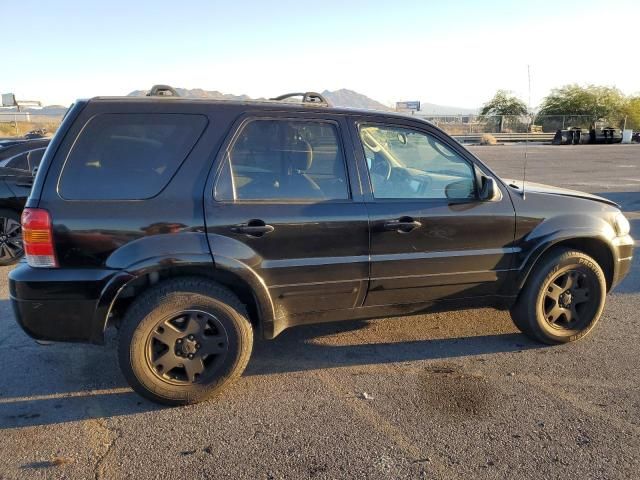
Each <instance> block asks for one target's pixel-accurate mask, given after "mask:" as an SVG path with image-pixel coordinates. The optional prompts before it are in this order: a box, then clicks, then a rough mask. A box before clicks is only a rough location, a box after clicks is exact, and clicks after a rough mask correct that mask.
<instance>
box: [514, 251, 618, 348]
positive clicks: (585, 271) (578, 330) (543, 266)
mask: <svg viewBox="0 0 640 480" xmlns="http://www.w3.org/2000/svg"><path fill="white" fill-rule="evenodd" d="M606 293H607V285H606V281H605V277H604V273H603V271H602V269H601V268H600V266H599V265H598V263H597V262H596V261H595V260H594V259H593V258H591V257H590V256H588V255H586V254H584V253H582V252H579V251H575V250H569V249H558V250H556V251H552V252H551V253H550V254H548V255H547V256H546V257H545V258H543V259H542V261H541V262H540V264H539V265H538V266H537V267H536V268H535V269H534V271H533V272H532V273H531V275H530V277H529V279H528V280H527V283H526V285H525V287H524V289H523V291H522V292H521V294H520V297H519V298H518V301H517V302H516V305H515V306H514V308H513V309H512V310H511V316H512V318H513V321H514V323H515V324H516V326H517V327H518V328H519V329H520V330H521V331H522V332H523V333H525V334H527V335H528V336H530V337H532V338H534V339H536V340H539V341H541V342H544V343H549V344H556V343H566V342H572V341H575V340H578V339H580V338H582V337H584V336H585V335H586V334H588V333H589V332H590V331H591V330H592V329H593V327H594V326H595V325H596V323H597V322H598V320H599V319H600V315H601V314H602V310H603V308H604V303H605V297H606Z"/></svg>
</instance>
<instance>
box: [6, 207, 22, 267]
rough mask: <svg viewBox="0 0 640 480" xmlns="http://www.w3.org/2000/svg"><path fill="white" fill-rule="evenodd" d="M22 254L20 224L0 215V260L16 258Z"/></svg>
mask: <svg viewBox="0 0 640 480" xmlns="http://www.w3.org/2000/svg"><path fill="white" fill-rule="evenodd" d="M23 254H24V246H23V244H22V226H21V225H20V223H19V222H17V221H16V220H14V219H13V218H9V217H0V262H7V261H12V260H17V259H19V258H20V257H22V255H23Z"/></svg>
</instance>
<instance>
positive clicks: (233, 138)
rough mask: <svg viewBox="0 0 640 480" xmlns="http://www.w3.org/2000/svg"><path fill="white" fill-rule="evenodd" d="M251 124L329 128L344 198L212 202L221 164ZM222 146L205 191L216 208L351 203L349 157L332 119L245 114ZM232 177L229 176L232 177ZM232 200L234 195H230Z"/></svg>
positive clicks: (220, 173) (353, 198)
mask: <svg viewBox="0 0 640 480" xmlns="http://www.w3.org/2000/svg"><path fill="white" fill-rule="evenodd" d="M254 121H280V122H287V121H291V122H300V123H312V122H315V123H324V124H329V125H333V127H334V128H335V132H336V136H337V145H338V148H339V149H340V151H341V153H342V162H343V165H344V174H345V182H346V188H347V194H348V197H347V198H337V199H331V200H322V199H320V200H319V199H312V198H310V199H284V198H274V199H238V198H233V199H231V200H226V199H218V198H216V186H217V185H218V182H219V181H220V179H221V177H222V173H223V170H224V168H225V163H228V162H230V153H231V151H232V150H233V148H234V146H235V144H236V143H237V142H238V140H239V138H240V135H241V134H242V132H243V131H244V129H245V128H246V126H247V125H249V124H250V123H252V122H254ZM225 143H226V145H224V147H223V148H222V149H221V150H220V152H219V153H218V155H217V157H216V165H215V175H214V178H213V182H212V184H211V188H210V189H209V193H210V195H211V198H212V199H213V201H214V202H216V203H218V204H228V205H252V204H253V205H256V204H257V205H260V204H263V205H264V204H269V205H314V204H343V203H353V202H354V201H355V197H356V192H355V191H354V188H353V184H352V175H351V174H350V172H349V156H348V149H347V148H346V145H345V135H344V132H343V129H342V128H341V125H340V122H339V121H338V120H335V119H329V118H326V117H317V116H305V115H299V116H298V115H295V114H293V115H292V114H290V113H287V114H286V115H277V114H275V112H270V113H269V114H266V115H256V114H249V115H246V116H243V117H242V118H241V119H240V120H239V121H238V122H237V123H236V125H235V126H234V127H233V128H232V134H231V135H230V136H228V139H227V141H226V142H225ZM232 175H233V173H232ZM232 188H233V187H232ZM234 196H235V192H234Z"/></svg>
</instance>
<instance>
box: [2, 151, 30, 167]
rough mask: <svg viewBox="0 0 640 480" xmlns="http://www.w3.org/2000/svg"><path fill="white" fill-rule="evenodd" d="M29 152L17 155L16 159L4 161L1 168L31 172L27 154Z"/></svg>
mask: <svg viewBox="0 0 640 480" xmlns="http://www.w3.org/2000/svg"><path fill="white" fill-rule="evenodd" d="M28 153H29V152H24V153H21V154H20V155H16V156H15V157H11V158H8V159H7V160H5V161H3V162H2V164H1V166H3V167H8V168H19V169H21V170H29V161H28V159H27V154H28Z"/></svg>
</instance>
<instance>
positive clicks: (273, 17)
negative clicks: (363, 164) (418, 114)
mask: <svg viewBox="0 0 640 480" xmlns="http://www.w3.org/2000/svg"><path fill="white" fill-rule="evenodd" d="M285 3H286V2H285ZM381 4H382V2H368V3H366V4H364V3H363V2H354V3H351V4H349V5H344V4H343V3H340V2H338V1H336V0H328V1H326V2H324V3H323V6H324V7H325V8H324V10H326V11H330V12H333V11H335V10H337V9H339V10H340V13H341V15H340V16H339V17H338V16H336V15H332V16H331V17H330V19H329V20H326V19H322V18H321V15H320V14H318V15H316V16H315V18H314V21H313V22H307V21H304V22H301V21H300V18H301V15H302V17H304V18H307V16H306V11H305V9H304V8H303V7H298V9H297V10H293V9H291V8H289V6H288V5H286V4H280V5H279V6H277V7H270V6H266V5H264V4H262V3H259V2H256V1H251V2H244V3H242V4H240V3H238V4H234V5H228V4H226V3H223V2H204V1H196V2H191V3H189V4H188V5H186V6H183V7H182V9H181V11H187V13H190V12H195V13H197V15H196V14H191V15H188V16H184V17H183V18H185V19H186V21H183V22H182V21H178V22H176V21H175V18H176V16H172V15H167V12H168V11H170V10H168V8H169V7H170V6H173V8H175V6H174V4H171V3H169V2H158V1H154V2H153V3H152V2H150V1H149V0H144V1H141V2H137V3H136V4H135V5H130V4H128V3H125V2H124V1H123V0H115V1H113V2H110V3H109V5H97V6H95V5H92V6H91V9H89V8H87V7H86V6H85V4H84V3H80V2H79V1H78V0H66V1H61V2H57V3H56V4H55V5H46V6H42V5H39V4H38V2H36V1H35V0H26V1H25V2H22V3H20V4H19V5H18V4H11V5H6V6H5V7H4V11H3V13H4V16H5V17H6V18H20V19H21V20H20V22H14V23H10V24H8V25H3V29H2V30H3V32H4V33H5V36H6V37H7V38H19V39H20V42H19V43H18V44H17V46H15V47H12V50H11V68H9V69H6V70H5V71H4V72H3V74H2V77H1V78H0V93H8V92H12V93H15V95H16V97H17V98H18V99H20V100H39V101H41V102H42V103H43V105H69V104H70V103H72V102H73V101H74V100H75V99H76V98H86V97H93V96H97V95H127V94H128V93H130V92H132V91H134V90H136V89H146V88H149V87H150V86H151V85H153V84H157V83H166V84H170V85H173V86H175V87H177V88H186V89H193V88H201V89H203V90H218V91H220V92H223V93H228V94H233V95H248V96H250V97H252V98H258V97H271V96H275V95H278V94H281V93H283V92H285V91H300V90H304V91H310V90H316V91H323V90H330V91H335V90H339V89H342V88H345V89H348V90H353V91H355V92H358V93H361V94H363V95H366V96H367V97H369V98H371V99H373V100H376V101H378V102H380V103H382V104H384V105H387V106H392V105H393V104H394V103H395V102H396V101H402V100H420V101H422V102H426V103H432V104H437V105H442V106H451V107H458V108H464V109H477V108H480V107H481V106H482V104H484V103H485V102H487V101H488V100H489V99H490V98H491V97H492V96H493V94H494V93H495V92H496V90H498V89H505V90H509V91H512V92H514V94H515V95H517V96H518V97H519V98H521V99H522V100H523V101H525V102H526V103H530V105H531V106H532V107H534V108H535V107H536V106H538V105H539V103H540V101H541V100H542V98H544V97H545V96H546V95H547V94H548V93H550V91H551V89H552V88H558V87H561V86H563V85H566V84H572V83H577V84H580V85H588V84H595V85H605V86H611V87H616V88H619V89H620V90H621V91H622V92H623V93H624V94H626V95H632V94H635V93H638V91H639V90H640V85H639V84H638V83H637V77H638V72H637V67H635V65H634V64H633V59H632V58H630V56H631V52H630V51H629V52H628V53H627V52H626V50H625V46H626V45H633V42H634V39H633V32H634V26H635V25H634V23H635V21H634V19H633V18H632V15H624V14H623V12H624V11H625V7H626V8H628V9H631V7H632V6H633V3H632V2H631V1H622V2H619V3H617V4H616V8H615V9H613V8H609V9H607V10H602V8H601V6H600V7H599V5H600V4H599V3H598V2H595V1H591V0H589V1H585V2H583V4H581V6H582V8H581V9H580V11H579V12H577V13H576V12H573V11H572V12H571V17H570V18H569V19H568V18H567V17H566V16H564V15H560V14H558V13H557V12H558V8H557V4H554V3H553V2H550V1H548V0H546V1H542V2H538V3H536V4H535V6H534V5H531V4H528V3H527V4H525V3H523V4H515V5H514V3H512V2H507V1H505V0H496V1H493V2H489V3H485V4H482V5H477V4H475V3H473V2H469V1H465V2H459V3H456V4H455V5H436V6H428V5H425V4H423V3H418V2H405V4H404V5H407V6H406V7H404V8H403V6H396V7H394V8H393V9H389V8H388V7H386V8H383V7H380V6H379V5H381ZM296 5H299V3H298V4H296ZM376 5H378V6H376ZM163 6H166V8H163ZM90 10H91V11H90ZM123 11H125V12H127V14H126V15H122V12H123ZM299 12H302V14H300V13H299ZM315 12H317V9H316V10H315V11H314V13H315ZM96 19H100V21H99V22H96ZM540 24H544V25H545V28H544V29H541V28H539V27H538V25H540ZM70 26H72V27H73V28H70ZM42 32H46V33H47V34H48V37H47V38H49V42H48V43H47V46H48V47H50V49H48V50H47V52H46V54H43V55H37V52H38V50H40V49H41V48H42V38H41V33H42ZM548 32H552V33H548ZM594 32H597V34H594ZM25 33H26V35H25ZM581 38H583V39H584V40H582V41H580V39H581ZM594 38H595V40H594ZM79 39H81V40H82V41H79ZM576 39H577V40H578V41H576ZM614 42H615V43H614ZM576 45H577V46H576ZM612 45H613V47H612ZM34 58H35V59H36V60H34ZM527 65H530V68H531V100H530V102H529V91H528V78H527ZM603 67H606V68H603Z"/></svg>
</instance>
